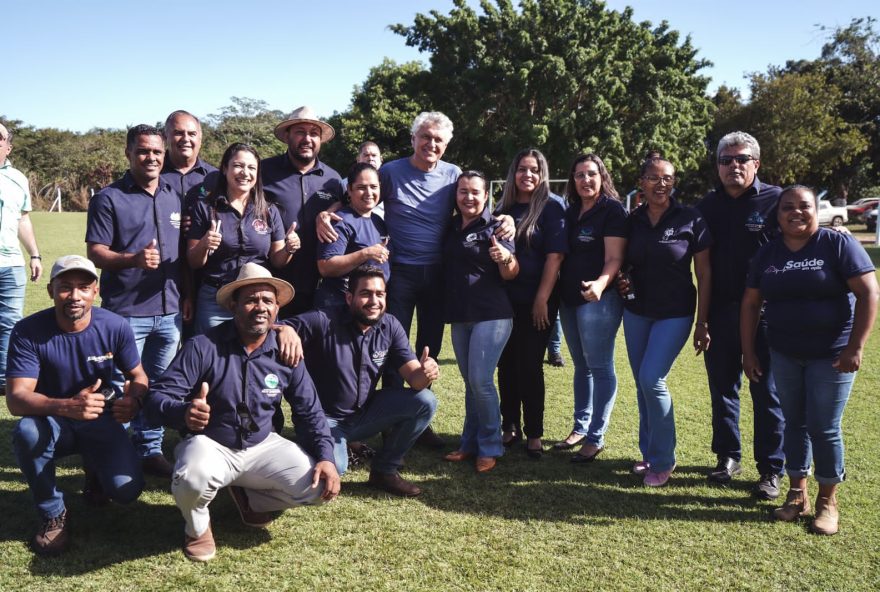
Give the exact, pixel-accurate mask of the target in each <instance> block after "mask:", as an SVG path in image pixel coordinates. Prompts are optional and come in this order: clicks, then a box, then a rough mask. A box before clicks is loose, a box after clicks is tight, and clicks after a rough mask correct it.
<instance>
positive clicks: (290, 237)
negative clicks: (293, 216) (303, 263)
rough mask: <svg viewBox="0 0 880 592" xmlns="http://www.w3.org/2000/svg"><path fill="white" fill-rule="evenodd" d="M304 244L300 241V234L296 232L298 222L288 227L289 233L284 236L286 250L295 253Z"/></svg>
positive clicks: (291, 253)
mask: <svg viewBox="0 0 880 592" xmlns="http://www.w3.org/2000/svg"><path fill="white" fill-rule="evenodd" d="M301 246H302V244H301V243H300V241H299V235H298V234H297V233H296V222H295V221H294V223H293V224H291V225H290V228H288V229H287V235H286V236H285V237H284V250H285V251H287V253H288V254H290V255H293V254H294V253H296V252H297V251H299V248H300V247H301Z"/></svg>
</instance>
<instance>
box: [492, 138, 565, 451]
mask: <svg viewBox="0 0 880 592" xmlns="http://www.w3.org/2000/svg"><path fill="white" fill-rule="evenodd" d="M549 177H550V171H549V169H548V167H547V159H546V158H544V155H543V154H541V152H539V151H538V150H535V149H534V148H529V149H527V150H523V151H521V152H520V153H519V154H517V155H516V156H515V157H514V159H513V162H511V163H510V169H509V170H508V172H507V182H506V183H505V185H504V192H503V193H502V195H501V202H500V203H499V204H498V208H497V209H496V211H495V213H496V214H509V215H510V216H512V217H513V219H514V220H515V221H516V256H517V259H518V260H519V266H520V271H519V274H518V275H517V276H516V278H514V279H513V280H511V281H509V282H507V295H508V296H509V297H510V302H511V304H512V305H513V331H512V332H511V334H510V339H509V340H508V341H507V346H506V347H505V348H504V353H502V354H501V360H500V361H499V362H498V389H499V391H500V394H501V425H502V430H503V432H502V441H503V443H504V446H506V447H510V446H512V445H513V444H515V443H516V442H518V441H519V440H520V439H521V438H522V433H521V431H520V429H522V430H523V431H525V434H526V438H527V441H526V454H528V455H529V457H530V458H533V459H535V460H538V459H540V458H541V455H542V454H543V443H542V442H541V437H542V436H543V435H544V350H545V349H546V348H547V342H548V340H549V338H550V331H551V329H552V327H553V325H554V323H555V322H556V317H557V311H558V310H559V295H558V293H557V291H556V280H557V278H558V276H559V266H560V264H561V263H562V260H563V258H564V257H565V252H566V251H567V250H568V238H567V237H566V235H565V206H564V205H563V202H562V198H561V197H559V196H558V195H554V194H552V193H550V183H549ZM520 409H522V414H520ZM520 418H522V423H521V422H520Z"/></svg>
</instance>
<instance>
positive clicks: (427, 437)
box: [416, 426, 446, 448]
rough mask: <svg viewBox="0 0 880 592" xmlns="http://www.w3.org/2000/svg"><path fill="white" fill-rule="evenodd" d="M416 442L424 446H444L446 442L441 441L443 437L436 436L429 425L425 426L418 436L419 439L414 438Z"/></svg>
mask: <svg viewBox="0 0 880 592" xmlns="http://www.w3.org/2000/svg"><path fill="white" fill-rule="evenodd" d="M416 444H419V445H421V446H426V447H428V448H443V447H444V446H446V443H445V442H444V441H443V438H441V437H440V436H438V435H437V434H436V433H435V432H434V430H433V429H431V426H428V427H427V428H425V431H424V432H422V435H421V436H419V439H418V440H416Z"/></svg>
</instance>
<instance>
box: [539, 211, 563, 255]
mask: <svg viewBox="0 0 880 592" xmlns="http://www.w3.org/2000/svg"><path fill="white" fill-rule="evenodd" d="M541 216H542V218H543V220H542V224H541V231H542V232H543V233H544V252H545V253H568V234H567V233H566V231H565V208H563V207H562V204H560V203H559V202H558V201H556V200H555V199H550V200H548V201H547V204H546V205H545V206H544V211H543V213H542V214H541Z"/></svg>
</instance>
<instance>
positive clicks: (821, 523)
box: [810, 493, 839, 535]
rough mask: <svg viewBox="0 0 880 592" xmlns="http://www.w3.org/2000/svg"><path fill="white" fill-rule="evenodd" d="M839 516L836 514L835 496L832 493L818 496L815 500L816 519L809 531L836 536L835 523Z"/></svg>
mask: <svg viewBox="0 0 880 592" xmlns="http://www.w3.org/2000/svg"><path fill="white" fill-rule="evenodd" d="M838 520H839V515H838V513H837V495H836V494H834V493H832V494H831V495H830V496H828V497H825V496H822V495H820V496H819V497H817V498H816V517H815V518H814V519H813V524H811V525H810V530H812V531H813V532H814V533H816V534H826V535H831V534H837V523H838Z"/></svg>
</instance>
